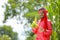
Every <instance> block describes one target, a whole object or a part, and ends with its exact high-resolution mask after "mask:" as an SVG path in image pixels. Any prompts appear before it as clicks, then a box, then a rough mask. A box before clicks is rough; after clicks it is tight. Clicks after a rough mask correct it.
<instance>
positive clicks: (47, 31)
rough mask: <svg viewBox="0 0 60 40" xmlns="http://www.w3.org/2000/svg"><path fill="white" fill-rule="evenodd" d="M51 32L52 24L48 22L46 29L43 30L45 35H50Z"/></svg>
mask: <svg viewBox="0 0 60 40" xmlns="http://www.w3.org/2000/svg"><path fill="white" fill-rule="evenodd" d="M51 34H52V24H51V22H49V23H48V29H46V31H45V32H44V35H45V36H50V35H51Z"/></svg>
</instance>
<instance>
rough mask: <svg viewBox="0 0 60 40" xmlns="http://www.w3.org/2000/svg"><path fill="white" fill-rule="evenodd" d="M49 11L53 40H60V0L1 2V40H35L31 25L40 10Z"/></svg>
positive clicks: (11, 0)
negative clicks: (42, 8)
mask: <svg viewBox="0 0 60 40" xmlns="http://www.w3.org/2000/svg"><path fill="white" fill-rule="evenodd" d="M41 7H44V8H46V9H47V10H48V18H49V19H50V20H51V21H52V28H53V32H52V36H51V38H50V39H51V40H60V0H0V40H35V37H36V36H35V35H34V34H33V33H32V30H31V29H32V28H31V25H30V24H31V23H32V22H33V20H34V18H35V17H37V19H39V16H38V9H40V8H41Z"/></svg>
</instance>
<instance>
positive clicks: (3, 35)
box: [0, 25, 18, 40]
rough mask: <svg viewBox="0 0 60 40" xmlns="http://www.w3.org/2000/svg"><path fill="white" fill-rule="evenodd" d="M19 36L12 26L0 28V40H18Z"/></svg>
mask: <svg viewBox="0 0 60 40" xmlns="http://www.w3.org/2000/svg"><path fill="white" fill-rule="evenodd" d="M17 35H18V34H17V33H16V32H13V30H12V28H11V26H6V25H3V26H0V39H1V40H18V36H17Z"/></svg>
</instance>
